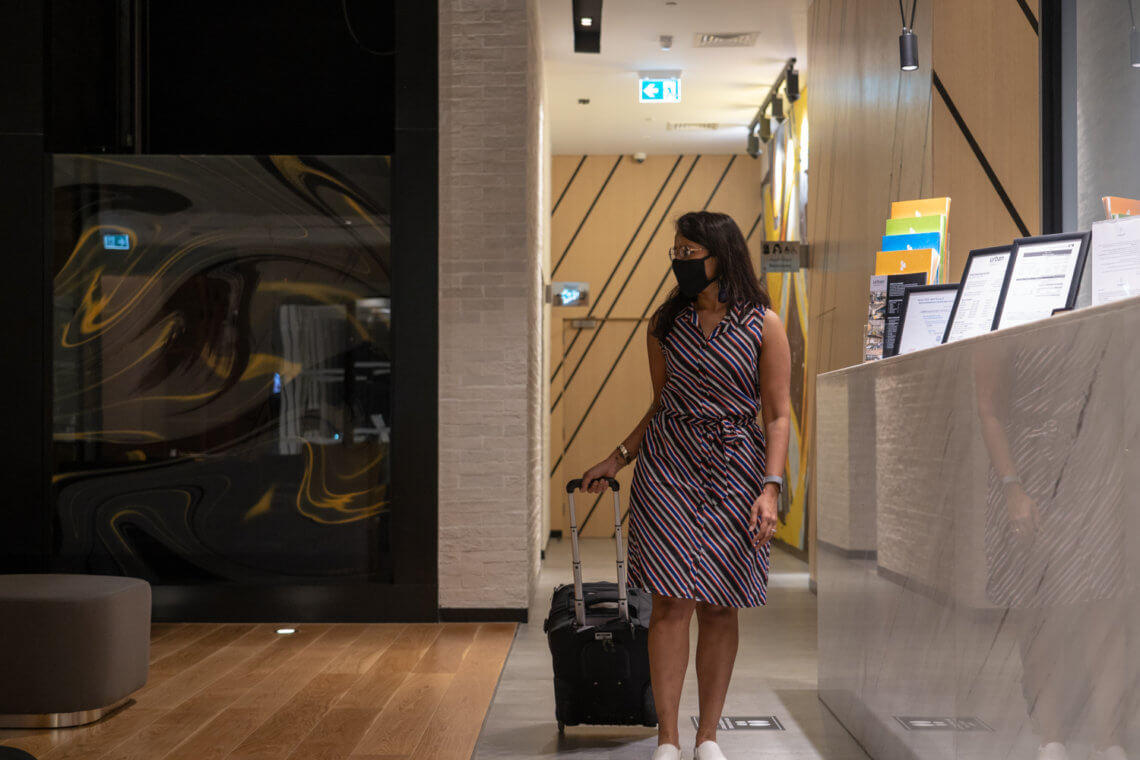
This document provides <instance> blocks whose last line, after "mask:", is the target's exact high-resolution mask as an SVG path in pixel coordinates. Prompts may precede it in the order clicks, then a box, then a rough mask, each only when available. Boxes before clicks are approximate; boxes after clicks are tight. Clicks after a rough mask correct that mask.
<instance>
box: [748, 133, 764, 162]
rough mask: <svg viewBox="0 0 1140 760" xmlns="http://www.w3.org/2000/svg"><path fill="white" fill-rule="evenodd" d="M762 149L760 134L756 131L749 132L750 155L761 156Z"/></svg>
mask: <svg viewBox="0 0 1140 760" xmlns="http://www.w3.org/2000/svg"><path fill="white" fill-rule="evenodd" d="M761 150H762V148H761V147H760V136H759V135H757V134H756V133H755V132H749V133H748V155H750V156H752V157H753V158H759V157H760V151H761Z"/></svg>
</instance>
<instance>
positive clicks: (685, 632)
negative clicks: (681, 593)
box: [649, 594, 696, 747]
mask: <svg viewBox="0 0 1140 760" xmlns="http://www.w3.org/2000/svg"><path fill="white" fill-rule="evenodd" d="M695 606H696V601H694V600H692V599H676V598H674V597H671V596H661V595H659V594H654V595H653V615H652V617H650V619H649V677H650V678H651V679H652V682H653V701H654V703H655V704H656V705H657V743H658V744H659V745H660V744H675V745H676V746H678V747H680V746H681V739H680V734H679V733H678V728H677V713H678V712H679V711H680V709H681V687H682V686H684V684H685V669H686V668H687V667H688V666H689V621H690V620H691V619H692V617H693V608H694V607H695Z"/></svg>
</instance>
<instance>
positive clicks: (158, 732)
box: [0, 623, 515, 760]
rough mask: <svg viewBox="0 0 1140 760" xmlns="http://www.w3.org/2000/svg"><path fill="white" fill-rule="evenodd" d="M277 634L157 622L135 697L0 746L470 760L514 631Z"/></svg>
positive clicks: (208, 756) (423, 627)
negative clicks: (73, 723)
mask: <svg viewBox="0 0 1140 760" xmlns="http://www.w3.org/2000/svg"><path fill="white" fill-rule="evenodd" d="M275 629H276V626H274V625H263V624H248V625H245V624H243V625H213V624H210V625H204V624H156V625H155V626H154V628H153V631H152V633H151V666H150V681H149V682H148V683H147V685H146V686H145V687H144V688H143V689H142V690H141V691H139V692H138V693H137V694H135V695H134V702H133V703H131V704H129V705H128V706H127V707H125V708H123V709H121V710H119V711H118V712H116V713H115V714H113V715H110V716H108V717H107V718H105V719H103V720H102V721H100V722H98V723H94V724H91V725H89V726H84V727H79V728H71V729H61V730H56V731H13V730H9V731H0V744H2V745H8V746H13V747H19V748H20V749H23V750H26V751H28V752H30V753H31V754H33V755H35V756H36V757H37V758H40V760H65V759H66V758H83V760H101V759H102V760H160V759H161V758H170V760H225V759H229V760H270V759H272V760H287V759H290V758H296V759H297V760H300V759H301V758H304V760H336V759H338V758H354V759H357V760H396V759H397V758H408V759H409V760H411V759H413V758H414V759H416V760H420V759H421V758H422V759H425V760H426V759H428V758H430V759H431V760H452V759H454V760H468V758H469V757H470V756H471V752H472V749H473V748H474V746H475V740H476V739H477V738H478V735H479V730H480V727H481V725H482V723H483V716H484V715H485V714H486V712H487V706H488V705H489V704H490V701H491V697H492V695H493V693H494V690H495V684H496V683H497V681H498V678H499V673H500V671H501V670H502V667H503V662H504V660H505V658H506V655H507V651H508V650H509V649H510V646H511V640H512V638H513V636H514V633H515V624H513V623H470V624H468V623H447V624H438V625H436V624H430V625H429V624H411V625H364V624H360V625H356V624H336V625H317V624H312V625H300V626H298V630H297V633H295V634H293V635H278V634H276V633H275Z"/></svg>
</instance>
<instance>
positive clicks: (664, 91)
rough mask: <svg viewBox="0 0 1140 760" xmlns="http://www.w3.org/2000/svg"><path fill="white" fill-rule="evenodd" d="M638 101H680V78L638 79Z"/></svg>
mask: <svg viewBox="0 0 1140 760" xmlns="http://www.w3.org/2000/svg"><path fill="white" fill-rule="evenodd" d="M637 86H638V90H637V100H638V102H639V103H680V102H681V80H680V78H673V77H670V78H660V79H646V78H642V79H639V80H638V82H637Z"/></svg>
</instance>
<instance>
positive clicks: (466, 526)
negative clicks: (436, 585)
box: [439, 0, 545, 609]
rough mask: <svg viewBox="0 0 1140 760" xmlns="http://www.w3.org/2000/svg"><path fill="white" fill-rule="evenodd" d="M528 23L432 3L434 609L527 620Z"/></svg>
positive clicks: (509, 14) (532, 494)
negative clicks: (436, 110) (481, 610)
mask: <svg viewBox="0 0 1140 760" xmlns="http://www.w3.org/2000/svg"><path fill="white" fill-rule="evenodd" d="M532 20H533V12H532V11H531V9H530V8H529V3H528V0H440V40H439V44H440V252H439V285H440V325H439V329H440V399H439V413H440V426H439V437H440V463H439V467H440V475H439V485H440V503H439V549H440V556H439V575H440V591H439V603H440V606H441V607H444V608H457V607H495V608H503V607H505V608H516V609H517V608H525V607H526V606H527V605H528V600H529V592H530V588H531V586H532V584H533V583H534V579H535V575H536V573H537V568H538V559H537V557H538V543H537V540H538V533H539V530H538V529H536V522H540V521H539V515H540V512H539V505H540V504H541V503H542V494H541V488H542V482H543V478H542V477H541V468H542V463H541V459H542V457H541V448H540V446H539V442H540V441H541V440H543V434H542V431H541V429H536V424H537V425H538V427H539V428H541V426H542V415H541V384H540V380H541V378H542V376H543V375H544V374H545V373H544V372H543V369H542V355H541V350H540V346H541V332H540V330H539V329H537V328H536V327H535V316H536V315H537V314H538V313H539V310H540V309H541V305H540V290H539V283H540V282H541V269H540V258H539V257H540V251H541V242H540V241H541V239H542V234H543V224H544V220H542V219H540V218H539V215H540V212H541V201H536V194H537V193H539V192H540V191H539V189H538V188H539V187H540V181H541V162H537V161H535V160H533V159H532V156H533V155H534V150H535V147H534V146H535V144H536V143H537V142H540V141H539V140H538V137H537V136H538V135H539V134H541V131H540V129H541V128H540V124H541V122H540V118H539V109H540V107H541V98H540V97H538V98H536V97H535V93H536V92H539V93H540V92H541V86H540V81H541V74H540V65H541V60H540V54H539V53H538V52H537V47H536V45H537V37H532V36H531V35H530V34H529V32H530V25H531V23H532ZM532 40H534V41H535V44H534V45H532V44H531V41H532Z"/></svg>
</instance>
